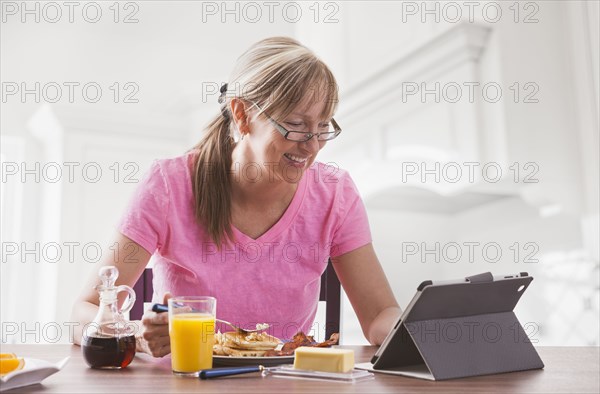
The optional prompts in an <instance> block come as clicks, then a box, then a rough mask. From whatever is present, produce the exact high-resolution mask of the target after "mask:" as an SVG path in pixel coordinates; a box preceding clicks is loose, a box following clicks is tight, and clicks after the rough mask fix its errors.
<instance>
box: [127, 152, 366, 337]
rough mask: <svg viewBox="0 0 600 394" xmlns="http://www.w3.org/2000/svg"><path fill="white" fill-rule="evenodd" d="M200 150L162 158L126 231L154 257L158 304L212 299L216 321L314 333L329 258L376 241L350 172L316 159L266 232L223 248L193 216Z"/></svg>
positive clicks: (141, 189)
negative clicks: (167, 299)
mask: <svg viewBox="0 0 600 394" xmlns="http://www.w3.org/2000/svg"><path fill="white" fill-rule="evenodd" d="M193 158H194V156H193V153H192V152H190V153H187V154H185V155H183V156H180V157H176V158H173V159H165V160H158V161H155V162H154V163H153V164H152V167H151V169H150V171H149V172H148V173H147V174H146V176H145V178H144V179H143V180H142V181H141V183H140V185H139V186H138V189H137V191H136V193H135V194H134V196H133V198H132V200H131V202H130V204H129V207H128V209H127V210H126V212H125V214H124V215H123V217H122V219H121V222H120V224H119V228H118V229H119V231H120V232H121V233H122V234H123V235H125V236H127V237H129V238H131V239H132V240H133V241H135V242H137V243H139V244H140V245H141V246H142V247H143V248H144V249H146V250H147V251H148V252H149V253H151V254H153V255H154V256H153V260H154V268H153V270H154V283H153V286H154V302H160V301H162V299H161V298H162V295H163V294H164V293H165V292H166V291H170V292H171V293H172V294H173V295H176V296H177V295H179V296H182V295H210V296H213V297H215V298H216V299H217V317H218V318H220V319H224V320H227V321H230V322H232V323H234V324H238V325H240V326H242V327H244V328H254V327H255V325H256V323H269V324H270V325H271V327H272V328H271V329H270V330H269V333H270V334H272V335H275V336H276V337H279V338H282V339H287V338H291V337H292V336H293V335H294V334H295V333H296V332H298V331H299V330H302V331H304V332H305V333H308V332H310V330H311V328H312V324H313V321H314V318H315V313H316V311H317V303H318V299H319V292H320V278H321V274H322V273H323V271H324V270H325V268H326V267H327V261H328V259H329V257H330V256H331V257H336V256H339V255H342V254H344V253H347V252H350V251H352V250H354V249H357V248H359V247H361V246H364V245H366V244H368V243H370V242H371V233H370V229H369V223H368V220H367V215H366V212H365V208H364V205H363V202H362V200H361V198H360V195H359V193H358V191H357V189H356V186H355V185H354V183H353V181H352V179H351V178H350V176H349V175H348V173H347V172H345V171H343V170H340V169H338V168H334V167H332V166H327V165H325V164H323V163H319V162H315V163H314V164H313V165H312V166H311V167H310V168H309V169H308V170H307V171H306V172H305V174H304V175H303V177H302V179H301V180H300V182H299V184H298V188H297V190H296V194H295V195H294V197H293V199H292V202H291V203H290V205H289V207H288V208H287V210H286V211H285V213H284V214H283V216H282V217H281V219H280V220H279V221H278V222H277V223H275V225H273V227H271V228H270V229H269V230H268V231H267V232H266V233H265V234H263V235H261V236H260V237H259V238H258V239H252V238H250V237H248V236H247V235H245V234H244V233H242V232H241V231H239V230H238V229H237V228H235V227H233V234H234V236H235V238H236V242H235V245H230V246H228V247H224V248H223V249H222V250H221V251H218V250H217V247H216V245H215V244H214V243H213V242H212V241H211V240H210V238H209V237H208V234H207V232H206V231H205V229H204V227H203V226H201V225H198V224H197V222H196V220H195V217H194V209H193V196H192V183H191V171H190V169H191V168H192V167H191V166H192V160H193Z"/></svg>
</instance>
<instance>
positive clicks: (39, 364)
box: [0, 354, 69, 392]
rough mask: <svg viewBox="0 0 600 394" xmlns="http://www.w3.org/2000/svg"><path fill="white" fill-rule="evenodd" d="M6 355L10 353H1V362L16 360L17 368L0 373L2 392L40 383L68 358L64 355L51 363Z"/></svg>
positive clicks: (63, 364)
mask: <svg viewBox="0 0 600 394" xmlns="http://www.w3.org/2000/svg"><path fill="white" fill-rule="evenodd" d="M8 356H10V355H8V354H7V355H4V354H3V357H2V361H3V364H9V362H10V360H17V361H18V365H17V368H14V369H12V370H10V372H8V371H3V372H6V373H2V374H0V391H2V392H4V391H7V390H12V389H15V388H17V387H24V386H29V385H32V384H38V383H41V382H42V380H44V379H46V378H47V377H48V376H50V375H52V374H54V373H56V372H58V371H60V370H61V369H62V368H63V367H64V366H65V364H66V363H67V361H68V360H69V357H66V358H64V359H62V360H61V361H59V362H58V363H56V364H53V363H50V362H48V361H46V360H39V359H36V358H29V357H25V358H17V357H16V356H15V357H8ZM7 361H8V362H7ZM3 366H4V365H3ZM3 370H4V368H3Z"/></svg>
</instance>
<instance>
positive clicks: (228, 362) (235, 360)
mask: <svg viewBox="0 0 600 394" xmlns="http://www.w3.org/2000/svg"><path fill="white" fill-rule="evenodd" d="M293 362H294V356H274V357H232V356H213V364H214V365H216V366H224V367H228V366H232V367H233V366H238V365H265V366H267V365H269V366H270V365H282V364H292V363H293Z"/></svg>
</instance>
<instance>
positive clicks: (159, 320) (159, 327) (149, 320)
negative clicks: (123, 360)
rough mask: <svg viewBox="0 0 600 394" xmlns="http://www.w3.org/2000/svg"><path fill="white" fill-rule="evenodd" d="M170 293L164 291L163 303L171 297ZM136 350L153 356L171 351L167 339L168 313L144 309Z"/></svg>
mask: <svg viewBox="0 0 600 394" xmlns="http://www.w3.org/2000/svg"><path fill="white" fill-rule="evenodd" d="M171 297H172V296H171V293H168V292H167V293H165V295H164V296H163V304H166V303H167V300H168V299H169V298H171ZM136 339H137V351H139V352H143V353H147V354H150V355H152V356H153V357H164V356H166V355H167V354H169V353H171V341H170V340H169V314H168V313H166V312H163V313H156V312H152V311H151V310H148V311H146V313H144V316H142V324H141V327H140V332H139V333H138V334H137V335H136Z"/></svg>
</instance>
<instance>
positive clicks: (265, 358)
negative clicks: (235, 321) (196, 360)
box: [213, 331, 339, 366]
mask: <svg viewBox="0 0 600 394" xmlns="http://www.w3.org/2000/svg"><path fill="white" fill-rule="evenodd" d="M338 340H339V334H333V335H331V338H330V339H328V340H327V341H324V342H316V341H315V340H314V338H313V337H312V336H307V335H305V334H304V333H303V332H298V333H297V334H296V335H294V337H293V338H292V340H290V341H282V340H281V339H279V338H276V337H274V336H272V335H269V334H267V333H265V332H261V333H252V334H249V335H241V334H239V333H237V332H233V331H229V332H225V333H221V332H218V333H216V334H215V345H214V347H213V364H214V365H216V366H239V365H264V366H272V365H282V364H291V363H293V362H294V351H295V350H296V348H297V347H300V346H315V347H330V346H332V345H336V344H337V343H338Z"/></svg>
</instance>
